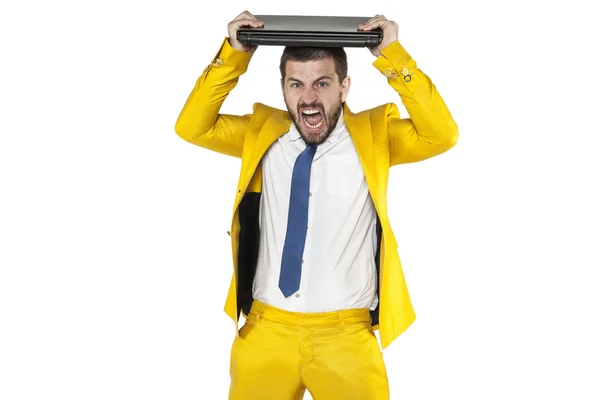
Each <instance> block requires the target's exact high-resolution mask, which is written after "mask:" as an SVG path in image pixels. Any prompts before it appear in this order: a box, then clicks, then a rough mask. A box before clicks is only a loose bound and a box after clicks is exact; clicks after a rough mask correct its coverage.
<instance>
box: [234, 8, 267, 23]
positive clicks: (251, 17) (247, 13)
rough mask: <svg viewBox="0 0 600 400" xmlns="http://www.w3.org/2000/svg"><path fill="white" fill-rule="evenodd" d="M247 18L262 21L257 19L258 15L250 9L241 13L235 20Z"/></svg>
mask: <svg viewBox="0 0 600 400" xmlns="http://www.w3.org/2000/svg"><path fill="white" fill-rule="evenodd" d="M245 19H250V20H253V21H256V22H262V21H259V20H258V19H256V17H255V16H254V15H252V13H250V11H248V10H245V11H244V12H243V13H241V14H240V15H238V16H237V17H235V19H234V21H241V20H245Z"/></svg>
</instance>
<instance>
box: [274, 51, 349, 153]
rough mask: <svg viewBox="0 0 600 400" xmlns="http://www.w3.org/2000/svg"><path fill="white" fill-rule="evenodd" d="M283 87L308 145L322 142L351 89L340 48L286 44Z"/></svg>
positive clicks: (282, 66)
mask: <svg viewBox="0 0 600 400" xmlns="http://www.w3.org/2000/svg"><path fill="white" fill-rule="evenodd" d="M279 70H280V71H281V89H282V91H283V98H284V100H285V105H286V107H287V109H288V111H289V112H290V115H291V116H292V120H293V121H294V125H296V128H297V129H298V131H299V132H300V135H301V136H302V138H303V139H304V141H305V142H306V143H308V144H321V143H323V142H324V141H325V139H327V137H328V136H329V134H330V133H331V132H332V131H333V128H335V126H336V124H337V121H338V119H339V117H340V114H341V112H342V103H343V102H345V101H346V97H347V96H348V91H349V90H350V77H349V76H347V72H348V61H347V59H346V52H345V51H344V49H343V48H341V47H330V48H329V47H325V48H316V47H286V48H285V49H284V50H283V54H282V55H281V62H280V64H279Z"/></svg>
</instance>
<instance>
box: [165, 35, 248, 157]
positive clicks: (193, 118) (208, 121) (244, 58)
mask: <svg viewBox="0 0 600 400" xmlns="http://www.w3.org/2000/svg"><path fill="white" fill-rule="evenodd" d="M251 58H252V53H248V52H244V51H238V50H235V49H234V48H232V47H231V46H230V45H229V40H228V39H227V38H225V40H224V41H223V44H222V45H221V48H220V49H219V51H218V52H217V55H216V56H215V58H214V59H213V62H212V63H211V64H210V65H209V66H208V67H206V68H205V69H204V72H203V73H202V75H201V76H200V78H198V80H197V81H196V85H195V86H194V89H193V90H192V92H191V93H190V95H189V97H188V99H187V101H186V103H185V105H184V106H183V109H182V110H181V112H180V114H179V117H178V119H177V122H176V124H175V132H176V133H177V134H178V135H179V136H180V137H181V138H182V139H184V140H186V141H188V142H190V143H193V144H195V145H198V146H201V147H204V148H206V149H209V150H213V151H216V152H219V153H222V154H226V155H230V156H233V157H238V158H241V156H242V147H243V144H244V136H245V134H246V130H247V128H248V126H249V124H250V119H251V117H252V115H251V114H247V115H243V116H237V115H227V114H219V110H220V109H221V105H222V104H223V101H225V98H227V95H228V94H229V92H230V91H231V90H232V89H233V88H234V87H235V86H236V85H237V82H238V78H239V77H240V76H241V75H242V74H243V73H244V72H246V70H247V69H248V64H249V63H250V59H251Z"/></svg>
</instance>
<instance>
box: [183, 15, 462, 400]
mask: <svg viewBox="0 0 600 400" xmlns="http://www.w3.org/2000/svg"><path fill="white" fill-rule="evenodd" d="M242 26H254V27H259V26H262V22H261V21H259V20H257V19H256V18H255V17H254V16H253V15H252V14H250V13H249V12H247V11H245V12H243V13H242V14H240V15H239V16H238V17H237V18H235V19H234V20H233V21H232V22H230V23H229V25H228V33H229V38H228V39H227V38H226V39H225V40H224V42H223V45H222V47H221V49H220V50H219V52H218V53H217V55H216V57H215V59H214V60H213V63H212V64H211V65H209V66H208V67H207V68H206V69H205V70H204V73H203V74H202V76H201V77H200V78H199V79H198V81H197V83H196V86H195V87H194V89H193V91H192V93H191V94H190V96H189V98H188V100H187V102H186V104H185V106H184V108H183V110H182V111H181V114H180V116H179V118H178V121H177V124H176V127H175V130H176V132H177V134H178V135H180V136H181V137H182V138H183V139H185V140H186V141H188V142H191V143H194V144H196V145H199V146H202V147H205V148H207V149H210V150H213V151H217V152H220V153H223V154H227V155H230V156H234V157H239V158H241V159H242V167H241V174H240V179H239V184H238V188H237V196H236V199H235V205H234V212H233V221H232V225H231V231H230V232H229V233H230V235H231V242H232V251H233V264H234V274H233V278H232V282H231V287H230V290H229V295H228V297H227V301H226V304H225V311H226V313H227V314H228V315H229V316H230V317H231V318H232V319H233V320H234V322H235V324H236V328H237V327H238V320H239V316H240V313H243V314H244V315H245V316H246V323H245V324H244V326H243V327H242V328H241V329H240V330H239V331H238V333H237V335H236V337H235V339H234V342H233V346H232V352H231V369H230V373H231V387H230V393H229V396H230V397H229V398H230V399H261V400H264V399H277V400H288V399H301V398H302V397H303V395H304V392H305V390H306V389H308V390H309V391H310V393H311V395H312V396H313V398H314V399H316V400H334V399H335V400H338V399H344V400H346V399H360V400H371V399H373V400H374V399H388V398H389V387H388V381H387V376H386V371H385V366H384V363H383V359H382V353H381V350H380V347H379V344H378V343H377V339H376V337H375V335H374V333H373V330H374V329H379V330H380V338H381V342H382V347H383V348H384V349H385V348H386V347H387V346H388V345H389V344H390V343H391V342H392V341H393V340H394V339H395V338H397V337H398V336H399V335H400V334H401V333H402V332H403V331H404V330H405V329H406V328H407V327H408V326H409V325H410V324H411V323H412V321H413V320H414V319H415V314H414V312H413V308H412V305H411V302H410V298H409V295H408V291H407V288H406V284H405V281H404V276H403V273H402V268H401V265H400V260H399V256H398V252H397V243H396V240H395V238H394V234H393V232H392V229H391V227H390V223H389V219H388V216H387V204H386V191H387V182H388V173H389V167H390V166H393V165H396V164H401V163H410V162H415V161H420V160H424V159H427V158H430V157H433V156H436V155H438V154H440V153H443V152H444V151H446V150H448V149H450V148H451V147H452V146H453V145H454V144H455V143H456V140H457V127H456V124H455V123H454V121H453V119H452V117H451V115H450V112H449V111H448V109H447V108H446V105H445V104H444V101H443V100H442V98H441V97H440V95H439V94H438V92H437V90H436V88H435V87H434V86H433V84H432V83H431V81H430V80H429V78H428V77H427V76H426V75H425V74H424V73H423V72H422V71H420V70H419V69H418V68H417V66H416V63H415V61H414V60H413V59H412V58H411V57H410V55H409V54H408V53H407V52H406V51H405V50H404V48H403V47H402V46H401V45H400V43H399V42H398V26H397V25H396V23H394V22H393V21H388V20H387V19H386V18H385V17H384V16H382V15H377V16H375V17H374V18H372V19H371V20H369V21H368V22H367V23H366V24H363V25H359V27H358V28H359V29H363V30H369V29H375V28H381V29H382V30H383V40H382V42H381V44H380V45H379V46H377V47H376V48H373V49H371V53H372V54H373V55H374V56H376V57H377V59H376V60H375V62H374V63H373V65H374V66H375V67H376V68H377V69H378V70H379V71H380V72H381V73H382V74H383V75H384V76H386V77H387V80H388V83H389V84H390V86H391V87H392V88H393V89H394V90H396V92H397V93H398V94H399V95H400V97H401V99H402V102H403V104H404V105H405V107H406V109H407V110H408V112H409V114H410V118H406V119H401V118H400V117H399V113H398V109H397V107H396V106H395V105H393V104H384V105H381V106H379V107H376V108H373V109H371V110H367V111H363V112H360V113H358V114H354V113H352V112H351V111H350V109H349V108H348V106H347V104H346V102H345V101H346V98H347V96H348V93H349V90H350V83H351V81H350V77H349V76H347V75H346V71H347V62H346V55H345V52H344V50H343V49H341V48H338V49H331V48H292V47H290V48H285V49H284V51H283V54H282V57H281V65H280V69H281V89H282V92H283V97H284V99H285V103H286V106H287V111H283V110H278V109H275V108H271V107H268V106H266V105H263V104H260V103H256V104H255V105H254V111H253V113H252V114H248V115H244V116H234V115H226V114H219V110H220V107H221V104H222V103H223V101H224V100H225V98H226V97H227V95H228V94H229V92H230V91H231V90H232V89H233V88H234V87H235V86H236V84H237V81H238V78H239V77H240V76H241V75H242V74H243V73H244V72H245V71H246V69H247V67H248V64H249V62H250V59H251V57H252V56H253V53H254V52H255V50H256V46H255V47H251V46H245V45H243V44H242V43H240V42H238V41H237V40H236V31H237V30H238V29H239V28H240V27H242Z"/></svg>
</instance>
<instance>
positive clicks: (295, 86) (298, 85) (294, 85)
mask: <svg viewBox="0 0 600 400" xmlns="http://www.w3.org/2000/svg"><path fill="white" fill-rule="evenodd" d="M292 87H293V88H299V87H300V84H299V83H298V82H296V83H292Z"/></svg>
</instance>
